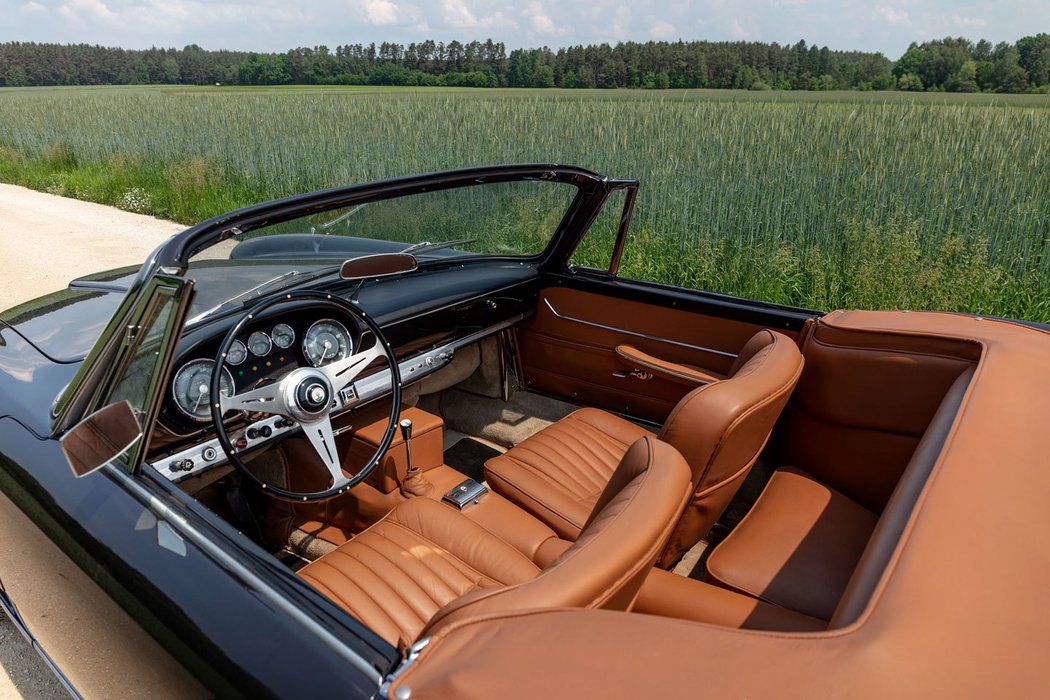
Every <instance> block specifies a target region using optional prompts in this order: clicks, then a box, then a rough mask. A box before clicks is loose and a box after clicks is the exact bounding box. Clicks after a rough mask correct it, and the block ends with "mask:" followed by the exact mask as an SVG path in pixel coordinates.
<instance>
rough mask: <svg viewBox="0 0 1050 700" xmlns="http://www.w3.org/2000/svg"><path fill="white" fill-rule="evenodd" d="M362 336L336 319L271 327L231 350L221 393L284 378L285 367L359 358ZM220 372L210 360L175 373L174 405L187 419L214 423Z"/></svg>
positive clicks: (291, 320) (245, 338)
mask: <svg viewBox="0 0 1050 700" xmlns="http://www.w3.org/2000/svg"><path fill="white" fill-rule="evenodd" d="M271 323H272V322H271ZM297 326H298V327H299V332H298V333H297V332H296V327H297ZM362 336H363V333H362V332H361V331H358V330H356V329H355V332H354V333H351V332H350V331H349V330H348V329H347V326H346V324H345V323H344V322H342V321H339V320H336V319H333V318H319V319H317V320H313V321H312V322H311V323H310V324H309V325H305V323H303V322H301V321H299V320H297V319H294V318H289V319H287V320H286V321H285V320H281V321H280V322H278V323H276V324H273V325H271V324H270V323H267V324H266V325H265V326H264V327H262V328H258V329H253V330H250V331H249V332H248V333H246V334H244V335H242V336H240V337H238V338H236V339H235V340H234V341H233V343H232V344H231V345H230V348H229V350H228V351H227V353H226V358H225V359H226V361H225V362H224V363H223V364H224V366H223V368H222V377H221V378H220V380H219V381H220V391H221V392H222V393H223V394H224V395H226V396H231V395H232V394H234V393H239V392H242V391H245V390H246V389H250V388H253V387H254V386H257V385H258V384H260V383H261V382H262V381H263V380H265V379H267V378H268V377H270V376H271V375H275V374H281V373H283V372H282V370H284V369H285V368H289V367H295V366H301V365H306V366H313V367H323V366H325V365H328V364H331V363H333V362H337V361H339V360H343V359H345V358H347V357H349V356H350V355H351V354H353V352H354V348H355V347H357V346H358V345H359V341H360V339H361V337H362ZM355 339H357V340H355ZM297 340H298V341H299V342H298V343H297V342H296V341H297ZM214 372H215V360H214V359H211V358H205V357H198V358H196V359H192V360H190V361H188V362H185V363H184V364H183V365H182V366H181V367H179V369H178V370H177V371H176V372H175V376H174V378H173V379H172V383H171V401H172V403H173V404H174V406H175V408H176V409H177V410H178V412H180V413H181V414H182V415H183V416H184V417H185V418H187V419H189V420H191V421H195V422H199V423H207V422H209V421H210V420H211V411H210V409H209V402H208V394H209V392H210V386H211V377H212V374H213V373H214Z"/></svg>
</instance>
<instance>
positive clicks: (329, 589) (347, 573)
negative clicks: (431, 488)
mask: <svg viewBox="0 0 1050 700" xmlns="http://www.w3.org/2000/svg"><path fill="white" fill-rule="evenodd" d="M538 573H539V568H538V567H537V566H536V565H535V564H533V563H532V562H531V561H529V559H528V558H527V557H525V556H524V555H523V554H521V553H520V552H518V551H517V550H516V549H514V548H513V547H511V546H510V545H508V544H506V543H505V542H503V540H501V539H499V538H498V537H496V536H495V535H492V534H491V533H489V532H488V531H487V530H485V529H484V528H482V527H481V526H479V525H477V524H476V523H474V522H473V521H471V520H470V519H468V518H465V517H463V516H462V515H461V514H460V513H459V512H458V511H455V510H453V509H452V508H450V507H448V506H446V505H442V504H440V503H438V502H437V501H433V500H431V499H429V498H414V499H412V500H409V501H405V502H404V503H401V504H399V505H398V506H397V507H396V508H394V509H393V510H392V511H391V512H390V513H389V514H388V515H387V516H386V517H385V518H384V519H383V520H380V521H379V522H378V523H376V524H375V525H373V526H372V527H371V528H369V529H367V530H365V531H364V532H362V533H361V534H359V535H357V536H356V537H355V538H354V539H353V540H351V541H350V542H347V543H346V544H344V545H342V546H340V547H339V548H337V549H336V550H334V551H333V552H330V553H329V554H326V555H325V556H323V557H321V558H320V559H318V560H317V561H315V562H313V563H312V564H309V565H308V566H306V567H304V568H303V569H301V570H300V571H299V575H300V576H302V577H303V578H304V579H306V580H307V581H308V582H309V583H310V584H311V585H313V586H314V587H315V588H317V589H318V590H319V591H321V592H322V593H324V594H325V595H327V596H328V597H330V598H331V599H332V600H333V601H335V602H336V603H337V604H339V605H340V606H341V607H342V608H343V609H345V610H346V611H347V612H349V613H350V614H351V615H353V616H354V617H356V618H357V619H358V620H360V621H361V622H363V623H364V624H366V625H367V626H368V627H370V628H371V629H372V630H373V631H375V632H376V633H377V634H379V636H381V637H383V638H384V639H386V640H387V641H388V642H390V643H391V644H394V645H395V646H403V645H404V644H405V643H406V642H411V641H413V640H415V638H416V637H417V636H418V635H419V632H420V631H421V630H422V629H423V626H424V625H425V624H426V622H427V621H428V620H429V619H430V618H431V617H432V616H433V615H434V613H435V612H437V610H438V609H440V608H441V607H443V606H444V605H445V604H447V603H449V602H450V601H452V600H455V599H456V598H459V597H460V596H462V595H464V594H466V593H469V592H471V591H475V590H479V589H486V588H494V587H499V586H504V585H513V584H517V583H522V582H524V581H527V580H529V579H532V578H534V577H535V576H536V575H537V574H538Z"/></svg>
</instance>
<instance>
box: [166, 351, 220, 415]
mask: <svg viewBox="0 0 1050 700" xmlns="http://www.w3.org/2000/svg"><path fill="white" fill-rule="evenodd" d="M214 371H215V362H214V361H212V360H193V361H192V362H187V363H186V364H184V365H183V366H182V367H181V368H179V371H178V372H176V373H175V379H173V380H172V382H171V393H172V397H173V398H174V399H175V405H176V406H177V407H178V409H179V410H180V411H182V413H183V414H185V415H186V416H187V417H188V418H192V419H193V420H195V421H198V422H201V423H203V422H206V421H207V420H209V418H211V402H210V394H211V375H212V372H214ZM219 391H220V392H221V393H222V395H223V396H233V391H234V387H233V375H232V374H230V371H229V370H228V369H226V368H225V367H223V368H222V376H221V377H220V378H219Z"/></svg>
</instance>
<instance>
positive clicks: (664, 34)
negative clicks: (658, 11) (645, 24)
mask: <svg viewBox="0 0 1050 700" xmlns="http://www.w3.org/2000/svg"><path fill="white" fill-rule="evenodd" d="M649 36H651V37H652V38H654V39H674V38H676V37H677V36H678V28H677V27H675V26H674V25H673V24H671V23H670V22H653V23H652V25H650V26H649Z"/></svg>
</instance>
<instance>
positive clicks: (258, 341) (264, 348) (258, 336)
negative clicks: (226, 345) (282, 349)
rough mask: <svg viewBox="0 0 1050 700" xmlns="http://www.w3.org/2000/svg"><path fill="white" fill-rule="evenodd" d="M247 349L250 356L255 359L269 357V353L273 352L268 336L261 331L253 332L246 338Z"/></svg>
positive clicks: (271, 342)
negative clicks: (249, 351) (253, 356)
mask: <svg viewBox="0 0 1050 700" xmlns="http://www.w3.org/2000/svg"><path fill="white" fill-rule="evenodd" d="M248 349H249V350H251V351H252V354H253V355H255V356H256V357H264V356H265V355H269V354H270V351H271V350H273V341H271V340H270V336H268V335H266V334H265V333H263V332H262V331H255V332H254V333H252V334H251V335H250V336H248Z"/></svg>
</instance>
